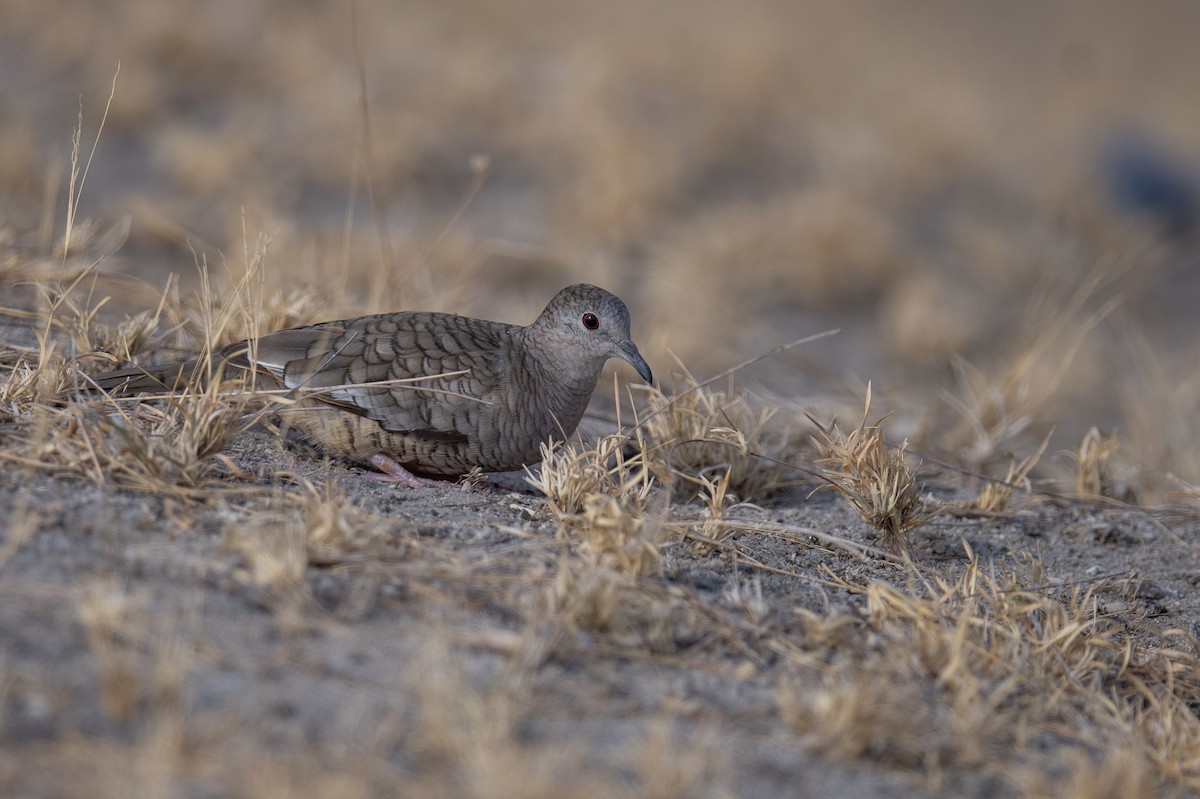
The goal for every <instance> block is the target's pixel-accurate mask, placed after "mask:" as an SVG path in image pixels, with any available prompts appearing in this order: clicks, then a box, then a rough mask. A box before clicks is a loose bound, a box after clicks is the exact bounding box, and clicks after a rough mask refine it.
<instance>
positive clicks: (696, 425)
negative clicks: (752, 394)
mask: <svg viewBox="0 0 1200 799" xmlns="http://www.w3.org/2000/svg"><path fill="white" fill-rule="evenodd" d="M687 382H688V385H689V387H688V388H686V389H685V390H684V391H682V392H680V393H677V394H673V395H672V396H668V395H666V394H663V393H662V392H661V391H659V390H658V389H649V391H648V396H649V406H650V410H649V412H648V414H647V415H646V417H645V419H643V420H642V425H641V426H642V429H643V430H644V431H645V434H646V440H647V444H648V449H647V450H646V458H647V463H648V464H649V467H650V469H651V471H653V473H654V475H655V476H656V477H657V478H658V479H659V480H660V481H661V482H662V483H663V484H664V485H673V486H675V493H676V495H677V496H680V497H681V498H683V497H686V498H687V499H691V498H693V497H695V496H696V495H697V494H698V493H701V492H702V491H704V490H705V489H706V486H710V485H711V484H712V483H713V482H714V481H721V482H722V484H723V486H724V488H723V489H722V490H723V492H724V493H726V494H727V495H728V496H730V497H736V498H737V499H738V500H739V501H741V502H754V501H756V500H760V499H764V498H766V497H768V496H770V495H771V494H772V493H773V492H774V491H775V490H776V489H777V488H779V485H780V480H781V477H782V473H783V467H781V466H780V465H779V463H777V462H776V461H775V460H772V458H773V457H774V456H777V455H778V454H779V453H780V451H781V449H782V448H783V446H784V445H785V444H786V441H787V436H786V435H785V434H779V433H776V432H775V431H773V430H772V429H771V427H770V424H769V423H770V421H771V417H772V416H774V413H775V412H774V410H772V409H768V408H763V409H757V410H756V409H755V408H754V407H753V406H751V404H750V403H749V402H748V401H747V400H746V399H745V397H742V396H740V395H737V394H734V393H733V390H732V387H731V388H730V390H729V391H728V392H717V391H709V390H707V389H705V388H703V387H701V386H699V385H697V384H696V382H695V381H693V380H691V379H690V378H688V380H687ZM763 456H766V457H763ZM710 496H711V489H710Z"/></svg>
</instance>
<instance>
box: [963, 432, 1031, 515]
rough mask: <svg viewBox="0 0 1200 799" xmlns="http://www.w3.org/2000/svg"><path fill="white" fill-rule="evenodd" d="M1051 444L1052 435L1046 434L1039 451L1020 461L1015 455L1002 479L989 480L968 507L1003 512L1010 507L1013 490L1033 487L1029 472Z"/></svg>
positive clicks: (1026, 489) (984, 511)
mask: <svg viewBox="0 0 1200 799" xmlns="http://www.w3.org/2000/svg"><path fill="white" fill-rule="evenodd" d="M1049 445H1050V436H1046V438H1045V440H1043V441H1042V445H1041V446H1040V447H1038V449H1037V451H1036V452H1034V453H1033V454H1031V455H1028V456H1027V457H1025V458H1023V459H1021V460H1020V461H1018V460H1017V459H1016V458H1015V457H1014V458H1013V459H1012V460H1011V461H1010V462H1009V464H1008V471H1007V472H1006V473H1005V475H1004V478H1003V479H1000V480H987V481H986V482H985V483H984V486H983V488H982V489H980V491H979V495H978V496H976V497H975V499H973V500H971V502H970V503H969V504H968V506H967V508H968V509H969V510H975V511H981V512H983V513H1001V512H1003V511H1005V510H1006V509H1007V508H1008V503H1009V500H1011V499H1012V495H1013V491H1015V490H1016V489H1017V488H1023V489H1024V490H1025V491H1029V490H1030V489H1031V485H1030V482H1029V473H1030V472H1032V471H1033V469H1034V467H1035V466H1037V464H1038V461H1040V460H1041V459H1042V455H1043V454H1044V453H1045V452H1046V447H1047V446H1049Z"/></svg>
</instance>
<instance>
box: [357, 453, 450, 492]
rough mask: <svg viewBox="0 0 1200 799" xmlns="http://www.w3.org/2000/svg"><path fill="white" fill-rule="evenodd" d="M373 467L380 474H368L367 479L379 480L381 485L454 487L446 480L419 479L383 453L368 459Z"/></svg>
mask: <svg viewBox="0 0 1200 799" xmlns="http://www.w3.org/2000/svg"><path fill="white" fill-rule="evenodd" d="M367 460H368V461H370V463H371V465H372V466H374V467H375V468H376V469H378V470H379V473H378V474H368V475H367V477H369V478H371V479H372V480H378V481H380V482H381V483H398V484H400V485H402V486H408V487H409V488H428V487H432V486H440V487H442V488H445V487H446V486H449V485H453V483H450V482H448V481H446V480H432V479H430V478H428V477H417V476H416V475H415V474H413V473H412V472H410V471H409V470H408V469H405V468H404V467H403V466H401V465H400V464H399V463H397V462H396V460H395V459H393V458H390V457H388V456H387V455H384V454H383V453H382V452H376V453H375V454H374V455H372V456H371V457H369V458H367Z"/></svg>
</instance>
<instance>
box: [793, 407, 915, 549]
mask: <svg viewBox="0 0 1200 799" xmlns="http://www.w3.org/2000/svg"><path fill="white" fill-rule="evenodd" d="M870 410H871V387H870V385H869V384H868V385H867V399H866V404H865V406H864V408H863V418H862V421H861V422H860V423H859V425H858V427H857V428H856V429H854V430H852V431H850V433H849V434H845V433H842V431H841V430H840V429H838V427H837V424H836V422H835V423H832V424H830V425H829V426H828V427H826V428H822V429H820V432H819V433H818V434H817V435H815V436H813V443H814V444H816V446H817V449H818V451H819V452H820V454H821V457H820V459H819V460H818V461H817V463H818V464H819V465H820V466H821V473H822V475H823V476H824V477H825V479H826V480H827V481H828V483H827V484H826V485H824V486H821V488H832V489H833V490H835V491H837V492H838V493H839V494H841V495H842V496H843V497H844V498H845V499H846V501H847V502H849V503H850V506H851V507H852V508H854V510H855V511H857V512H858V515H859V516H861V517H862V519H863V521H865V522H866V523H867V524H869V525H871V526H872V527H874V528H875V529H877V530H879V531H880V532H881V533H882V534H883V540H884V543H886V544H887V545H888V547H889V548H891V549H892V550H893V551H895V552H907V551H908V549H909V540H908V533H909V531H910V530H912V529H913V528H914V527H918V526H920V525H922V524H924V523H925V522H926V521H928V520H929V518H930V515H931V513H930V509H929V507H928V505H927V503H926V502H924V501H923V500H922V499H921V497H920V494H919V491H918V487H917V480H916V474H915V472H914V470H913V469H912V467H910V466H909V465H908V461H907V460H906V459H905V454H904V450H905V449H906V448H907V446H908V441H907V440H905V441H904V443H902V444H901V445H900V446H899V447H897V448H896V449H894V450H893V449H890V448H889V447H887V446H886V445H885V444H884V441H883V428H882V426H881V425H882V420H880V421H879V422H876V423H875V424H874V425H871V426H868V425H867V414H868V413H870ZM818 427H819V428H820V426H819V425H818ZM817 490H820V489H817Z"/></svg>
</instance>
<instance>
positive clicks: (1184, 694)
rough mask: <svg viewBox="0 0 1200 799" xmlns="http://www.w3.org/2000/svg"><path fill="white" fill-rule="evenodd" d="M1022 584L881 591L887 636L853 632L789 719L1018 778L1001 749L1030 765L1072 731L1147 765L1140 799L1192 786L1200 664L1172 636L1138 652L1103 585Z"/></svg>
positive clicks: (788, 692) (1137, 780)
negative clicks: (1096, 591)
mask: <svg viewBox="0 0 1200 799" xmlns="http://www.w3.org/2000/svg"><path fill="white" fill-rule="evenodd" d="M1034 574H1036V571H1035V572H1034ZM1021 586H1022V580H1021V579H1020V578H1018V577H1017V575H1015V574H1005V573H998V574H997V573H992V574H989V573H987V571H986V570H984V569H983V568H981V566H980V564H979V562H978V561H977V560H973V561H972V562H971V564H970V565H969V567H968V568H967V569H966V570H965V571H964V572H963V573H962V574H961V575H960V576H959V577H958V578H957V579H956V580H954V581H951V582H947V581H945V580H943V579H941V578H935V580H934V581H933V582H932V583H931V584H929V585H927V586H926V588H925V589H924V590H923V591H917V592H910V591H906V590H904V589H902V588H899V587H896V586H892V585H886V584H883V583H879V582H873V583H871V584H870V585H868V586H867V587H866V588H865V594H866V598H867V602H868V610H869V616H868V625H869V627H870V629H871V630H872V632H873V633H874V634H875V635H877V636H878V638H877V639H876V640H875V641H874V642H873V643H872V644H870V645H867V646H864V645H862V644H861V643H856V642H853V641H851V640H849V639H847V638H846V637H845V636H843V637H841V638H840V639H838V641H837V648H836V649H835V654H834V662H836V663H837V664H838V665H837V667H836V668H834V669H828V670H826V671H825V673H824V675H823V676H822V678H821V679H820V680H819V681H817V682H816V683H815V684H811V683H809V682H808V681H801V682H795V683H787V684H785V686H784V689H783V692H782V693H781V695H780V701H781V709H782V711H783V713H784V715H785V717H786V718H788V719H789V720H790V721H791V722H792V724H794V725H796V727H797V728H798V729H799V730H800V731H801V732H803V733H805V734H807V735H809V736H810V739H811V741H812V743H813V744H814V745H815V746H817V747H819V748H820V749H821V750H822V751H825V752H828V753H830V754H832V755H834V756H836V757H839V758H845V759H849V760H857V759H859V758H863V757H869V758H871V759H872V760H880V759H881V760H884V761H887V762H895V763H900V764H906V765H908V766H911V767H915V766H918V765H919V766H921V767H922V768H923V769H925V770H926V772H927V773H933V774H936V773H938V772H940V771H941V769H944V768H948V767H952V766H957V767H964V766H965V767H970V768H973V769H983V770H984V771H988V770H993V769H994V770H996V772H997V773H1005V772H1008V770H1009V769H1011V768H1012V767H1013V763H1012V762H1009V763H1005V764H1002V763H999V762H997V761H996V759H995V758H996V756H997V753H999V752H1010V753H1011V754H1012V756H1013V757H1016V758H1021V757H1023V756H1024V755H1023V753H1029V752H1031V751H1033V750H1035V749H1036V747H1037V746H1038V745H1039V743H1048V742H1049V740H1051V739H1052V738H1053V737H1057V736H1063V737H1066V738H1067V739H1070V740H1073V741H1076V742H1078V743H1079V744H1081V745H1083V746H1085V747H1089V748H1090V747H1097V748H1100V749H1102V750H1104V751H1114V752H1115V751H1122V752H1124V753H1125V756H1127V757H1128V758H1129V762H1131V763H1133V764H1136V765H1137V768H1136V769H1135V770H1134V771H1133V772H1132V773H1130V774H1127V775H1124V777H1122V782H1121V783H1120V784H1122V785H1125V786H1128V787H1130V788H1134V787H1136V788H1138V790H1137V791H1136V792H1135V793H1134V794H1130V795H1145V794H1146V791H1148V790H1149V786H1151V785H1156V786H1162V785H1163V784H1172V783H1176V787H1177V788H1178V787H1183V786H1184V785H1185V784H1187V785H1190V784H1191V783H1192V782H1193V781H1194V779H1195V777H1194V772H1193V771H1192V769H1193V768H1194V766H1195V764H1196V763H1195V758H1196V757H1197V753H1200V749H1198V748H1197V744H1200V737H1198V736H1200V722H1197V719H1196V717H1195V715H1194V714H1193V713H1192V712H1191V711H1190V710H1188V709H1187V708H1188V706H1189V705H1190V704H1191V703H1193V702H1195V701H1196V698H1197V690H1198V686H1197V684H1196V683H1195V681H1194V680H1192V679H1190V678H1183V679H1180V678H1178V677H1176V676H1175V675H1176V674H1179V675H1182V674H1183V673H1185V672H1188V671H1190V669H1192V668H1194V667H1195V665H1196V660H1195V655H1194V654H1193V653H1191V652H1185V651H1181V650H1178V649H1175V648H1172V647H1170V646H1167V645H1166V644H1167V642H1166V641H1165V640H1163V641H1161V642H1160V644H1159V645H1152V646H1149V647H1141V646H1139V645H1135V644H1133V643H1132V642H1131V641H1130V640H1129V639H1128V638H1127V637H1126V636H1125V635H1124V634H1123V632H1122V630H1121V629H1120V626H1119V625H1116V624H1113V623H1112V622H1111V621H1109V620H1108V619H1106V618H1105V617H1104V616H1103V614H1102V613H1100V611H1099V609H1098V607H1097V602H1096V600H1095V598H1094V595H1093V593H1092V591H1090V590H1082V589H1075V590H1073V591H1068V592H1065V594H1064V595H1062V596H1061V597H1057V598H1056V597H1053V596H1051V595H1047V594H1046V593H1044V592H1043V591H1042V590H1040V589H1037V588H1029V589H1025V588H1022V587H1021ZM798 662H805V663H807V662H808V661H807V660H806V659H805V658H803V657H800V658H798ZM1177 670H1179V671H1177ZM1160 725H1161V726H1160ZM1147 733H1149V734H1147ZM1185 763H1191V764H1192V765H1185ZM1180 767H1182V770H1180ZM1185 774H1188V775H1193V776H1184V775H1185ZM1081 780H1083V773H1082V772H1076V773H1074V775H1073V776H1072V777H1070V778H1069V779H1068V780H1066V781H1065V783H1063V782H1059V783H1056V784H1058V785H1059V786H1060V787H1065V785H1066V784H1071V785H1075V786H1076V787H1073V788H1072V789H1071V790H1074V791H1076V793H1074V794H1071V795H1079V796H1082V795H1087V794H1086V793H1079V791H1081V790H1082V787H1081V786H1082V785H1084V784H1089V785H1096V783H1095V782H1094V781H1091V780H1087V781H1081ZM1035 781H1036V778H1035ZM1191 787H1192V789H1194V787H1195V786H1194V785H1193V786H1191ZM1041 790H1045V789H1044V788H1043V789H1041ZM1104 795H1122V794H1104Z"/></svg>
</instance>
